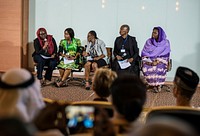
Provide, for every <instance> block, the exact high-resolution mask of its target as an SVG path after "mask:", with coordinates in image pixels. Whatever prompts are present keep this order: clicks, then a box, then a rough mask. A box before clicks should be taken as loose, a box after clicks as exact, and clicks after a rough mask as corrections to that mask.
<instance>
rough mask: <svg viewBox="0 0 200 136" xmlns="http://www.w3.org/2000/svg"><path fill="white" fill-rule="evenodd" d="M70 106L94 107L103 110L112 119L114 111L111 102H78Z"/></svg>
mask: <svg viewBox="0 0 200 136" xmlns="http://www.w3.org/2000/svg"><path fill="white" fill-rule="evenodd" d="M71 105H77V106H94V107H95V108H103V109H105V111H107V113H108V116H109V117H113V114H114V111H113V106H112V103H111V102H104V101H78V102H72V103H71Z"/></svg>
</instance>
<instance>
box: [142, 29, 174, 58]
mask: <svg viewBox="0 0 200 136" xmlns="http://www.w3.org/2000/svg"><path fill="white" fill-rule="evenodd" d="M153 29H157V30H158V41H156V39H154V38H153V37H151V38H149V39H148V40H147V41H146V43H145V45H144V48H143V50H142V57H143V56H147V57H157V56H165V55H167V54H169V53H170V51H171V50H170V43H169V40H167V39H166V37H167V36H166V34H165V32H164V30H163V29H162V28H161V27H154V28H153Z"/></svg>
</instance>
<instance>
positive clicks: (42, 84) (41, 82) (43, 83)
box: [40, 79, 46, 87]
mask: <svg viewBox="0 0 200 136" xmlns="http://www.w3.org/2000/svg"><path fill="white" fill-rule="evenodd" d="M40 85H41V87H44V86H45V85H46V82H45V81H44V80H43V79H41V80H40Z"/></svg>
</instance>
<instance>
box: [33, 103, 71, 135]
mask: <svg viewBox="0 0 200 136" xmlns="http://www.w3.org/2000/svg"><path fill="white" fill-rule="evenodd" d="M67 105H68V104H67V103H66V104H61V103H57V102H54V103H52V104H47V106H46V107H45V108H43V109H42V110H41V111H40V112H39V114H38V115H37V116H36V117H35V119H34V121H33V123H34V125H35V126H36V128H37V129H38V132H37V136H43V135H45V136H46V135H47V134H51V135H56V136H63V135H65V136H67V135H68V128H67V125H66V121H67V119H66V113H65V108H66V106H67Z"/></svg>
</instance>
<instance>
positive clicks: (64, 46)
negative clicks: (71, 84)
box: [56, 28, 81, 87]
mask: <svg viewBox="0 0 200 136" xmlns="http://www.w3.org/2000/svg"><path fill="white" fill-rule="evenodd" d="M64 37H65V39H62V40H61V41H60V45H59V51H58V53H59V55H60V57H61V61H60V63H59V64H58V65H57V67H58V69H59V73H60V80H59V81H58V82H57V83H56V86H57V87H63V86H66V85H67V84H66V79H67V78H68V76H69V75H70V73H71V70H72V69H77V68H79V66H80V65H79V64H78V62H79V59H80V57H79V56H80V54H79V53H78V51H79V49H80V46H81V41H80V39H77V38H74V30H73V29H72V28H67V29H65V31H64Z"/></svg>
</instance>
